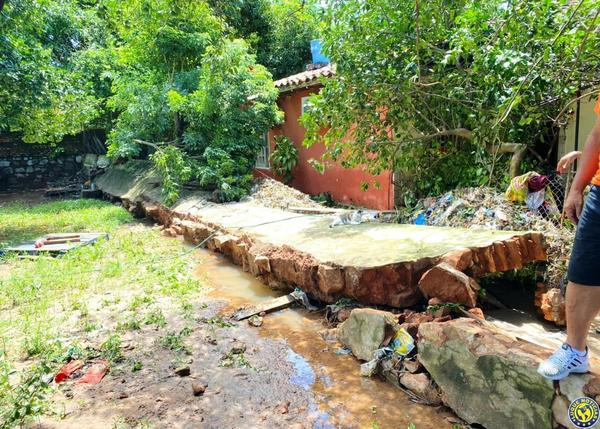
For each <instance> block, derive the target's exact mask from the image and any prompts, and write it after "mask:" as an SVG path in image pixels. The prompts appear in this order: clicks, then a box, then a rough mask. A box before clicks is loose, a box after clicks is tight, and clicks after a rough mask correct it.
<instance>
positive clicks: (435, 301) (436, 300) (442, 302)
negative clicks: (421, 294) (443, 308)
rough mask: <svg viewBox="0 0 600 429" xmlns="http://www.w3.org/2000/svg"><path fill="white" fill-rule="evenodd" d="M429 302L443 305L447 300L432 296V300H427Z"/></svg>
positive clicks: (429, 303)
mask: <svg viewBox="0 0 600 429" xmlns="http://www.w3.org/2000/svg"><path fill="white" fill-rule="evenodd" d="M427 304H428V305H442V304H445V302H444V301H442V300H441V299H439V298H431V299H430V300H429V301H428V302H427Z"/></svg>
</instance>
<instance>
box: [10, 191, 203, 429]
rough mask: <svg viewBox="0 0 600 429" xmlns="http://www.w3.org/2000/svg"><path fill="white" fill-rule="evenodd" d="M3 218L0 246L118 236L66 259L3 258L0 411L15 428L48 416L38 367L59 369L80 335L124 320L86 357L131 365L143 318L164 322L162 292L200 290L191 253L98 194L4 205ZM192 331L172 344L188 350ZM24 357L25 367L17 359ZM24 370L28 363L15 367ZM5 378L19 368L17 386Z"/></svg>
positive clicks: (182, 297) (178, 296) (176, 294)
mask: <svg viewBox="0 0 600 429" xmlns="http://www.w3.org/2000/svg"><path fill="white" fill-rule="evenodd" d="M0 219H2V222H1V224H0V245H5V244H7V243H11V244H12V243H18V242H20V241H22V240H27V239H33V238H36V237H38V236H40V235H43V234H46V233H51V232H74V231H97V232H108V233H109V235H110V238H109V239H108V240H101V241H99V242H97V243H96V244H94V245H91V246H85V247H81V248H79V249H75V250H72V251H70V252H68V253H66V254H65V255H64V256H62V257H59V258H48V257H40V258H35V259H17V258H15V257H14V256H9V255H7V256H4V257H2V258H0V357H1V362H0V364H1V365H2V368H3V369H2V368H0V369H2V371H3V373H2V374H4V375H2V374H0V377H4V378H3V381H2V380H0V390H2V391H1V392H0V405H1V406H2V407H5V406H6V409H7V410H8V411H6V413H8V414H5V413H4V411H2V413H3V414H2V415H1V416H0V417H2V418H3V419H8V421H11V422H15V424H25V423H27V421H30V420H31V418H33V417H34V416H36V415H39V414H40V413H44V407H43V396H45V392H46V390H47V389H46V387H45V386H44V385H42V384H41V383H43V381H42V379H41V378H40V371H41V369H40V368H42V369H43V370H44V371H47V372H46V374H47V373H50V374H52V373H54V372H55V371H56V370H57V369H58V368H59V367H60V366H61V365H62V364H63V363H64V361H65V360H68V359H67V358H65V356H67V353H68V350H70V349H72V348H73V346H74V344H76V343H77V342H78V341H79V339H82V338H85V337H86V335H87V334H88V333H89V332H91V331H95V330H97V329H101V328H104V327H106V326H111V325H112V326H114V325H113V324H114V320H115V319H116V321H117V322H118V323H117V324H116V326H115V328H114V329H112V330H111V331H109V332H107V333H104V334H103V335H101V337H100V338H99V340H98V346H96V347H97V349H96V350H93V349H92V350H88V351H86V357H87V356H88V355H89V357H94V358H96V357H105V358H107V359H109V360H110V361H111V362H113V363H115V362H123V358H124V356H123V350H122V345H121V337H120V335H122V333H123V332H125V331H134V330H138V329H140V328H141V327H142V325H144V324H150V325H155V326H158V327H163V326H165V325H166V318H165V315H164V314H162V311H161V310H160V308H159V306H158V305H155V304H157V301H158V299H159V298H160V297H169V299H170V298H171V297H172V298H173V299H175V301H176V302H180V301H181V302H183V301H186V300H191V299H192V297H191V295H193V294H197V293H198V292H199V291H200V289H201V288H200V284H199V283H198V281H197V280H196V279H195V278H194V276H193V265H194V261H193V256H192V254H191V253H185V250H184V248H183V247H182V245H181V244H180V243H179V242H178V241H176V240H166V239H164V237H162V236H161V235H160V232H159V231H158V230H157V229H153V228H151V227H149V226H147V225H143V224H140V223H133V218H132V217H131V215H130V214H129V213H128V212H127V211H126V210H125V209H123V208H121V207H117V206H114V205H111V204H109V203H106V202H102V201H95V200H70V201H56V202H50V203H47V204H40V205H38V206H33V207H30V206H26V205H24V204H9V205H5V206H0ZM149 307H150V308H149ZM127 310H130V311H127ZM188 310H189V309H188ZM115 316H116V317H115ZM107 318H108V319H107ZM189 334H190V331H189V329H184V330H182V331H181V332H178V333H175V334H173V335H171V336H168V338H169V339H165V340H164V341H165V344H167V343H168V347H169V348H172V349H177V350H182V351H185V350H187V347H186V346H185V344H184V343H183V339H184V338H185V337H186V336H188V335H189ZM23 360H25V362H24V363H25V364H23V362H20V363H19V364H18V365H17V364H16V363H17V361H23ZM138 366H139V365H135V368H138ZM16 367H19V368H24V369H23V370H19V371H17V372H15V370H14V368H16ZM115 369H116V368H115ZM6 374H11V377H10V382H9V377H8V376H7V375H6ZM7 389H8V390H12V392H8V393H7V392H6V390H7ZM28 389H29V390H28ZM32 389H33V390H32ZM31 390H32V391H31Z"/></svg>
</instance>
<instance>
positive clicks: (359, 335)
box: [338, 308, 400, 361]
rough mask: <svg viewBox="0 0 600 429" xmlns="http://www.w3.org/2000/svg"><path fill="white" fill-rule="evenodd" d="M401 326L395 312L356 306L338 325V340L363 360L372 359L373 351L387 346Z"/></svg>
mask: <svg viewBox="0 0 600 429" xmlns="http://www.w3.org/2000/svg"><path fill="white" fill-rule="evenodd" d="M398 329H400V326H399V325H398V323H397V322H396V317H395V316H394V314H392V313H389V312H387V311H380V310H373V309H371V308H355V309H354V310H352V312H351V313H350V317H349V318H348V320H346V321H345V322H344V323H342V324H341V325H340V326H339V327H338V340H339V341H340V342H341V343H342V344H343V345H345V346H346V347H348V348H349V349H350V350H352V354H354V356H356V357H357V358H358V359H361V360H365V361H368V360H371V359H372V358H373V352H374V351H375V350H377V349H380V348H381V347H383V346H385V345H386V344H387V343H388V342H389V341H390V340H391V339H392V338H393V337H394V335H395V334H396V331H398Z"/></svg>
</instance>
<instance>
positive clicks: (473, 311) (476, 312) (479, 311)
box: [468, 307, 485, 319]
mask: <svg viewBox="0 0 600 429" xmlns="http://www.w3.org/2000/svg"><path fill="white" fill-rule="evenodd" d="M468 312H469V313H471V314H472V315H473V316H475V317H477V318H478V319H485V316H484V315H483V310H482V309H481V308H479V307H475V308H470V309H469V310H468Z"/></svg>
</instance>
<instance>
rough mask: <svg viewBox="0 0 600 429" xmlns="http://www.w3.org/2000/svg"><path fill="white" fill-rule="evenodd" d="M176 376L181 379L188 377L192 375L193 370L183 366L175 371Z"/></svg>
mask: <svg viewBox="0 0 600 429" xmlns="http://www.w3.org/2000/svg"><path fill="white" fill-rule="evenodd" d="M175 374H177V375H178V376H180V377H187V376H189V375H190V374H191V370H190V367H189V366H187V365H186V366H181V367H179V368H177V369H175Z"/></svg>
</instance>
